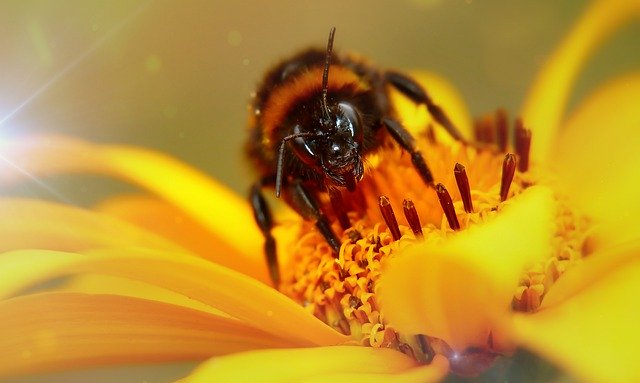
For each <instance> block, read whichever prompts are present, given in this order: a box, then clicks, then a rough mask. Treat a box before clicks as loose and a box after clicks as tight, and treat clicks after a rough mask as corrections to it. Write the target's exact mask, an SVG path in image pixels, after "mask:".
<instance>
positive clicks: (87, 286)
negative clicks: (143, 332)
mask: <svg viewBox="0 0 640 383" xmlns="http://www.w3.org/2000/svg"><path fill="white" fill-rule="evenodd" d="M47 291H54V292H65V293H82V294H110V295H120V296H125V297H132V298H140V299H145V300H149V301H158V302H163V303H168V304H171V305H175V306H182V307H187V308H190V309H194V310H198V311H204V312H208V313H211V314H214V315H217V316H221V317H226V318H231V317H230V316H229V315H228V314H227V313H224V312H222V311H220V310H216V309H214V308H213V307H211V306H209V305H207V304H204V303H202V302H200V301H196V300H194V299H191V298H189V297H187V296H184V295H182V294H179V293H176V292H174V291H170V290H167V289H165V288H162V287H158V286H154V285H150V284H148V283H144V282H140V281H134V280H132V279H129V278H121V277H114V276H111V275H104V274H81V275H76V276H73V277H70V278H68V279H67V280H66V281H65V282H64V283H63V284H61V285H60V286H55V287H54V288H52V289H49V290H47Z"/></svg>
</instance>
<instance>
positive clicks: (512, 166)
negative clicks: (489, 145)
mask: <svg viewBox="0 0 640 383" xmlns="http://www.w3.org/2000/svg"><path fill="white" fill-rule="evenodd" d="M515 172H516V156H515V155H513V154H511V153H509V154H507V155H506V156H505V157H504V161H503V162H502V180H501V182H500V200H501V201H505V200H506V199H507V195H508V194H509V188H510V187H511V181H513V175H514V174H515Z"/></svg>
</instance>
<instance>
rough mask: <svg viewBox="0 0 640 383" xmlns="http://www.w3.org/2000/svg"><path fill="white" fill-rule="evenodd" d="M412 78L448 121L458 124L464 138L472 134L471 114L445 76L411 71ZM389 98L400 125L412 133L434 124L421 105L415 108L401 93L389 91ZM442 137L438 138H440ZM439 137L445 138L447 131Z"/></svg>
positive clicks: (447, 136)
mask: <svg viewBox="0 0 640 383" xmlns="http://www.w3.org/2000/svg"><path fill="white" fill-rule="evenodd" d="M411 77H412V78H413V79H415V80H416V81H417V82H418V83H419V84H420V85H422V86H423V87H424V89H425V90H426V91H427V92H428V93H429V96H431V98H432V99H433V101H434V102H435V103H436V104H437V105H438V106H440V107H441V108H442V109H443V110H444V111H445V113H446V114H447V116H449V118H450V119H451V121H452V122H453V123H454V124H455V125H456V126H457V127H458V129H459V130H460V133H462V135H463V136H464V137H467V138H470V137H472V136H473V135H472V131H471V128H472V123H471V115H470V114H469V110H468V109H467V105H466V103H465V102H464V100H463V98H462V96H461V95H460V92H459V91H458V90H457V89H456V87H455V86H453V84H451V83H450V82H449V81H447V80H446V79H445V78H444V77H442V76H439V75H437V74H435V73H433V72H427V71H412V72H411ZM391 99H392V101H393V104H394V105H395V107H396V109H397V110H398V114H399V115H400V117H401V119H402V123H403V125H405V126H406V127H407V129H409V131H412V132H414V133H417V132H420V131H424V130H425V128H426V127H427V126H429V124H435V122H434V120H433V118H432V117H431V115H429V113H427V110H426V108H425V107H424V106H420V107H416V104H415V103H413V102H412V101H411V100H409V99H408V98H407V97H405V96H403V95H402V94H401V93H400V92H398V91H393V92H392V93H391ZM440 136H441V137H440ZM440 136H439V137H440V138H445V137H446V138H448V139H451V138H450V137H449V135H448V134H446V133H444V132H442V134H441V135H440Z"/></svg>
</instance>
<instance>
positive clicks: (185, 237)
mask: <svg viewBox="0 0 640 383" xmlns="http://www.w3.org/2000/svg"><path fill="white" fill-rule="evenodd" d="M96 210H98V211H100V212H102V213H106V214H109V215H113V216H115V217H118V218H119V219H121V220H124V221H127V222H130V223H133V224H136V225H137V226H141V227H143V228H145V229H147V230H149V231H152V232H155V233H157V234H159V235H160V236H162V237H164V238H169V239H171V240H172V241H174V242H176V243H179V244H180V245H182V246H183V247H184V248H185V249H188V250H190V251H192V252H194V253H195V254H197V255H199V256H201V257H202V258H205V259H208V260H210V261H213V262H216V263H218V264H220V265H222V266H226V267H229V268H232V269H234V270H238V271H240V272H242V273H244V274H246V275H249V276H251V277H254V278H256V279H258V280H261V281H263V282H265V283H271V281H270V280H269V278H268V272H267V269H266V262H265V261H264V259H256V262H251V260H248V259H247V258H246V257H242V255H241V254H238V253H237V250H236V249H235V248H234V247H232V246H229V244H228V243H227V240H226V239H225V238H223V237H221V236H220V234H219V233H216V232H212V231H211V230H209V229H207V228H206V227H204V226H203V225H202V224H201V223H200V222H198V221H195V220H194V219H193V218H191V217H190V216H188V215H186V214H185V213H184V211H182V210H180V209H178V208H177V207H176V206H174V205H172V204H169V203H167V202H166V201H164V200H161V199H158V198H155V197H149V196H142V195H122V196H117V197H113V198H110V199H108V200H106V201H104V202H102V203H101V204H99V205H98V206H96Z"/></svg>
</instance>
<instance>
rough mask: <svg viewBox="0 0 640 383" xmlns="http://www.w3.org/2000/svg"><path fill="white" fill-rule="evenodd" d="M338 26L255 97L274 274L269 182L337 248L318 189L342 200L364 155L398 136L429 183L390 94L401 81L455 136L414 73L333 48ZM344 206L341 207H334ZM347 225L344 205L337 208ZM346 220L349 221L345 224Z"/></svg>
mask: <svg viewBox="0 0 640 383" xmlns="http://www.w3.org/2000/svg"><path fill="white" fill-rule="evenodd" d="M334 35H335V28H332V29H331V31H330V32H329V39H328V43H327V47H326V49H324V50H323V49H308V50H306V51H303V52H301V53H299V54H297V55H295V56H293V57H291V58H290V59H288V60H285V61H283V62H282V63H280V64H279V65H277V66H276V67H275V68H273V69H272V70H271V71H269V72H268V73H267V74H266V76H265V78H264V80H263V82H262V86H261V87H260V88H259V90H258V91H257V92H256V94H255V97H254V100H253V103H252V105H251V109H250V110H251V112H250V113H251V116H250V136H249V140H248V142H247V147H246V149H247V153H248V155H249V158H250V159H252V161H253V164H254V165H255V167H256V169H257V170H258V172H259V174H260V178H259V180H258V181H257V182H256V183H255V184H254V185H253V186H252V187H251V191H250V196H249V200H250V203H251V206H252V208H253V211H254V216H255V220H256V222H257V224H258V226H259V228H260V230H261V232H262V233H263V235H264V237H265V243H264V252H265V255H266V258H267V264H268V266H269V271H270V276H271V279H272V281H273V283H274V285H275V286H278V284H279V280H280V276H279V268H278V259H277V254H276V245H275V239H274V237H273V235H272V234H271V229H272V227H273V219H272V215H271V211H270V209H269V206H268V204H267V202H266V199H265V197H264V195H263V192H262V190H263V189H264V188H265V187H271V188H274V189H275V194H276V197H280V195H281V194H282V195H283V197H284V198H285V200H286V202H287V203H288V204H289V205H290V206H291V207H293V209H294V210H296V211H297V212H298V213H299V214H300V215H301V216H302V217H303V218H304V219H307V220H312V221H315V225H316V227H317V228H318V230H319V231H320V233H321V234H322V235H323V236H324V238H325V239H326V241H327V243H328V244H329V245H330V246H331V247H332V248H333V250H334V251H335V254H338V251H339V249H340V240H339V239H338V237H337V236H336V234H335V233H334V232H333V230H332V228H331V224H330V222H329V220H328V218H327V214H326V213H325V212H324V211H323V209H322V208H321V207H320V206H321V205H320V203H319V202H318V196H319V195H320V193H328V194H329V197H330V199H331V202H332V205H333V206H339V204H337V203H334V202H337V201H336V199H338V198H340V195H341V194H340V189H347V190H348V191H354V190H355V189H356V186H357V183H358V181H360V180H361V179H362V177H363V175H364V165H363V160H364V159H365V158H366V156H367V155H368V154H371V153H373V152H375V151H376V150H377V149H378V148H380V147H381V145H382V144H383V143H384V142H385V141H386V140H387V139H388V138H389V137H390V138H391V139H392V140H393V141H395V142H397V143H398V144H399V145H400V146H401V147H402V148H403V149H404V150H406V151H407V152H408V153H409V154H410V155H411V161H412V163H413V165H414V167H415V169H416V171H417V172H418V174H419V175H420V177H421V178H422V180H423V181H424V182H425V184H427V185H430V186H433V176H432V175H431V172H430V170H429V167H428V166H427V164H426V162H425V160H424V158H423V156H422V154H421V153H420V151H419V150H418V149H417V147H416V145H415V141H414V138H413V137H412V136H411V134H410V133H409V132H408V131H407V130H406V129H405V128H404V127H403V126H402V124H400V123H399V122H398V120H397V119H396V115H395V112H394V110H393V107H392V105H391V102H390V96H389V90H390V89H389V88H390V87H393V88H395V89H397V90H398V91H400V92H401V93H403V94H404V95H406V96H407V97H408V98H409V99H411V100H412V101H413V102H415V103H416V104H424V105H425V106H426V107H427V110H428V111H429V113H430V114H431V115H432V116H433V118H434V120H435V121H436V122H437V123H439V124H440V125H442V126H443V127H444V128H445V129H446V130H447V131H448V132H449V134H451V135H452V136H453V137H454V138H456V139H459V140H461V139H462V137H461V135H460V133H459V131H458V129H457V128H456V127H455V126H454V124H453V123H452V122H451V120H450V119H449V118H448V117H447V115H446V114H445V113H444V111H443V110H442V109H441V108H440V107H439V106H438V105H436V104H435V103H434V102H433V101H432V99H431V98H430V97H429V95H428V93H427V92H426V91H425V90H424V89H423V88H422V86H420V85H419V84H418V83H417V82H416V81H414V80H413V79H411V78H410V77H408V76H406V75H404V74H401V73H398V72H394V71H381V70H379V69H377V68H375V67H373V66H371V65H369V64H367V63H365V62H364V61H363V60H359V59H354V58H352V57H347V56H338V55H336V54H334V53H333V40H334ZM334 210H338V209H334ZM335 214H336V216H337V217H338V218H339V220H340V222H341V224H342V226H343V228H344V229H346V228H348V227H349V226H350V224H349V219H348V218H347V216H346V212H344V211H336V212H335ZM345 226H346V227H345Z"/></svg>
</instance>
